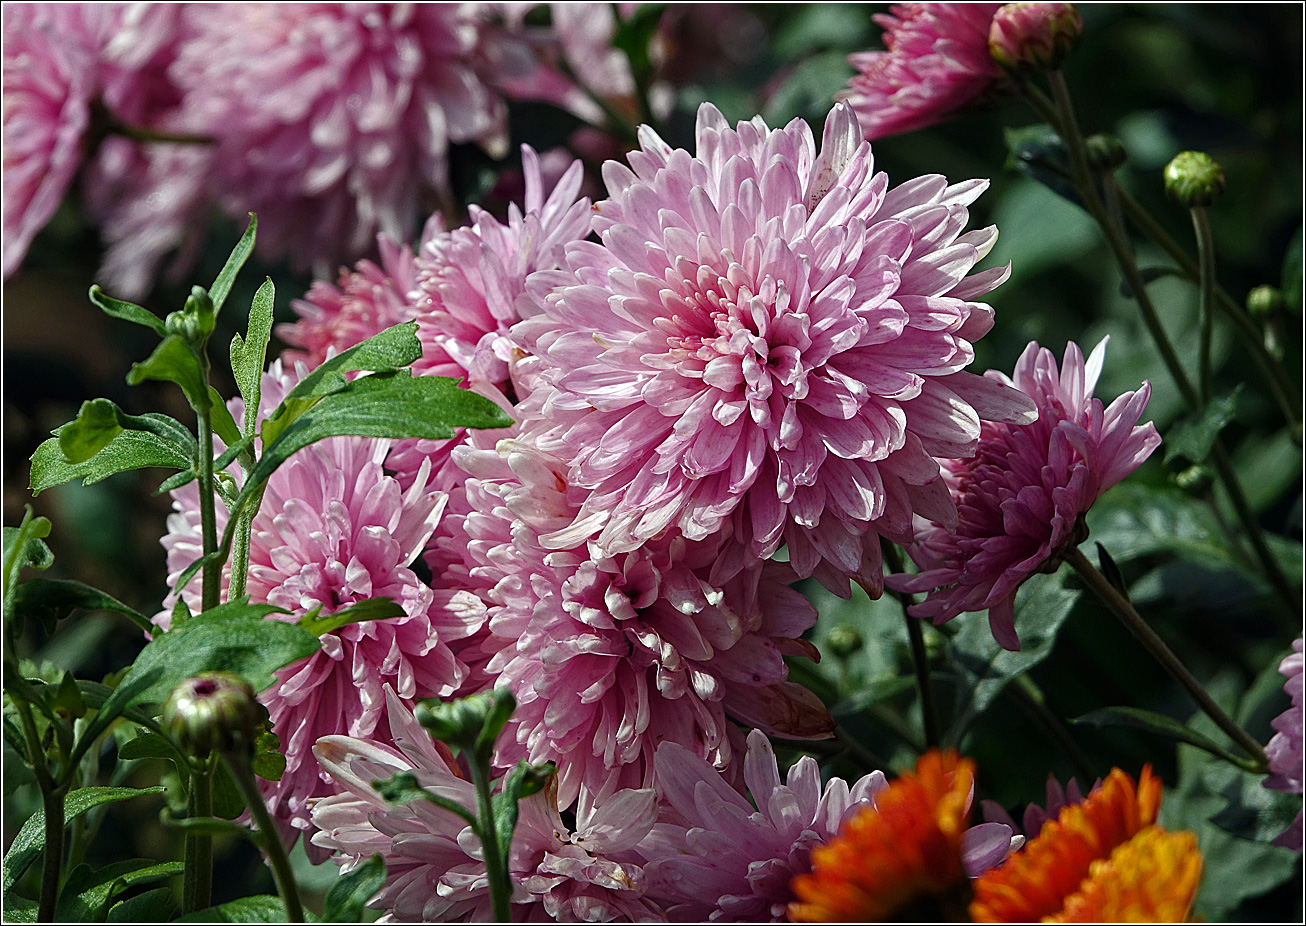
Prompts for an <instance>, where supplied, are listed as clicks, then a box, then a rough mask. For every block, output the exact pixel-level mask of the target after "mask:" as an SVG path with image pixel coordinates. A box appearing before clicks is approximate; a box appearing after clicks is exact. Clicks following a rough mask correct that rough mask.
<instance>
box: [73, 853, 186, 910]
mask: <svg viewBox="0 0 1306 926" xmlns="http://www.w3.org/2000/svg"><path fill="white" fill-rule="evenodd" d="M185 870H186V866H185V865H184V864H182V863H181V862H156V861H153V860H151V859H143V858H140V859H129V860H127V861H122V862H114V863H113V864H111V865H106V866H105V867H103V868H99V869H92V868H91V867H90V866H89V865H79V866H77V868H75V869H73V871H72V872H70V873H69V875H68V878H67V881H66V882H65V883H64V885H63V888H62V889H61V891H60V894H59V907H58V910H57V911H56V912H55V919H56V920H60V921H62V922H69V923H75V922H88V921H98V920H100V919H102V918H103V917H104V915H105V914H106V913H107V908H108V906H109V904H110V903H111V902H112V901H113V899H114V897H115V896H116V895H117V894H119V893H121V892H122V891H125V890H128V889H129V888H133V887H137V886H139V885H143V884H152V883H154V882H156V881H162V880H163V879H164V878H171V877H172V876H173V875H178V874H181V873H182V872H183V871H185Z"/></svg>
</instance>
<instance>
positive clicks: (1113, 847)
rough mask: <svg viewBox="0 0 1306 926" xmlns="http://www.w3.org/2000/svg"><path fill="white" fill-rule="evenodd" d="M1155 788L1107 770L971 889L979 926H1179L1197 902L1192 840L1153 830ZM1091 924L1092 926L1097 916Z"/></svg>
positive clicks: (1151, 782)
mask: <svg viewBox="0 0 1306 926" xmlns="http://www.w3.org/2000/svg"><path fill="white" fill-rule="evenodd" d="M1161 790H1162V789H1161V782H1160V780H1159V779H1157V778H1156V777H1154V776H1153V775H1152V770H1151V768H1150V767H1144V768H1143V772H1142V774H1141V775H1140V776H1139V778H1138V784H1137V786H1135V784H1134V781H1133V779H1132V778H1130V777H1129V776H1128V775H1126V774H1125V773H1124V772H1122V771H1121V770H1120V769H1112V770H1111V774H1110V775H1108V776H1107V779H1106V781H1105V782H1104V783H1103V785H1102V787H1101V788H1100V789H1098V790H1097V791H1094V792H1093V793H1092V794H1090V795H1089V796H1088V797H1087V798H1085V799H1084V800H1083V801H1082V802H1080V803H1078V804H1072V805H1070V806H1068V807H1066V808H1065V809H1064V810H1062V811H1061V813H1060V815H1059V816H1058V817H1057V819H1055V820H1052V821H1049V822H1048V823H1046V824H1044V826H1043V828H1042V831H1041V832H1040V833H1039V835H1038V838H1037V839H1032V840H1030V841H1029V843H1027V844H1026V846H1025V848H1024V850H1023V851H1021V852H1019V853H1017V854H1015V855H1013V856H1012V857H1011V858H1010V859H1009V860H1008V861H1007V862H1006V863H1005V864H1004V865H1001V866H999V867H998V868H995V869H993V870H992V871H990V872H988V873H987V874H985V875H983V876H982V877H981V878H980V879H979V880H977V881H976V882H975V899H974V901H973V902H972V903H971V906H970V914H971V918H972V919H973V920H975V921H977V922H986V923H993V922H997V923H1031V922H1039V921H1044V922H1049V921H1053V922H1057V921H1087V922H1113V921H1116V922H1120V921H1130V922H1140V921H1141V922H1147V921H1154V922H1180V921H1182V920H1184V919H1185V918H1186V917H1187V915H1188V912H1189V909H1190V908H1191V906H1192V902H1193V898H1194V897H1195V896H1196V894H1197V887H1198V883H1199V881H1200V880H1201V872H1202V858H1201V854H1200V853H1199V852H1198V851H1197V840H1196V839H1195V838H1194V837H1193V834H1191V833H1187V832H1182V833H1167V832H1166V831H1165V830H1162V829H1161V828H1160V827H1158V826H1156V825H1155V824H1156V815H1157V811H1158V810H1159V809H1160V806H1161ZM1099 917H1101V918H1099Z"/></svg>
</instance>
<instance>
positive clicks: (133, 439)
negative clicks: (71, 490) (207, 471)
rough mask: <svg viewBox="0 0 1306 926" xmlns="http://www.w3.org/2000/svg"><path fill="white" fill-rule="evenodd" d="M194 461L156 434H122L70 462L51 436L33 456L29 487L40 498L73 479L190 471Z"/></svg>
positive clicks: (90, 481) (89, 480)
mask: <svg viewBox="0 0 1306 926" xmlns="http://www.w3.org/2000/svg"><path fill="white" fill-rule="evenodd" d="M191 462H192V461H191V459H190V458H189V457H187V456H186V455H185V454H183V453H182V452H181V451H180V450H178V449H177V447H176V446H175V445H174V444H173V443H172V442H170V441H167V440H164V439H163V438H161V437H159V436H158V435H157V434H148V433H145V432H144V431H123V432H122V433H121V434H119V435H118V436H117V437H115V438H114V439H113V440H111V441H110V442H109V444H108V445H107V446H106V447H105V448H104V449H103V450H101V451H100V452H99V453H97V454H96V455H95V456H93V457H91V458H90V459H89V460H87V461H86V462H84V463H69V462H68V461H67V460H65V459H64V455H63V451H62V450H60V449H59V439H58V438H57V437H52V438H50V439H49V440H47V441H45V442H43V443H42V444H41V445H40V446H39V447H37V448H36V453H34V454H32V476H31V482H30V485H29V488H31V490H32V492H33V494H36V495H39V494H40V493H41V492H43V491H45V490H46V489H49V488H52V487H53V486H57V485H63V484H64V483H65V482H69V481H71V480H73V479H81V480H82V485H92V484H94V483H97V482H99V481H100V480H101V479H105V478H107V477H109V476H112V475H114V474H115V473H123V472H127V471H128V470H133V469H144V468H145V467H147V466H166V467H168V468H169V469H182V470H187V469H190V466H191Z"/></svg>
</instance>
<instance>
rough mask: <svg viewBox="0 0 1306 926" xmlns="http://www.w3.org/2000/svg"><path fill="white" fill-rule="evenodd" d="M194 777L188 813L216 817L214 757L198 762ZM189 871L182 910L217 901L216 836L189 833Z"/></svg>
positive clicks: (190, 910)
mask: <svg viewBox="0 0 1306 926" xmlns="http://www.w3.org/2000/svg"><path fill="white" fill-rule="evenodd" d="M197 764H198V765H199V767H198V768H192V774H191V776H190V793H189V794H187V795H186V816H187V817H189V818H191V819H195V818H197V817H211V816H213V771H214V766H213V762H212V760H211V759H210V760H204V761H203V762H202V763H197ZM183 859H184V862H185V865H186V871H185V874H184V875H183V878H182V887H181V908H182V913H183V914H186V913H194V912H195V911H196V910H203V909H204V908H206V907H208V906H209V905H210V904H212V902H213V837H212V836H211V835H209V834H207V833H187V834H186V843H185V849H184V856H183Z"/></svg>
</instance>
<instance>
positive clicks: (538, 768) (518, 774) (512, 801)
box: [490, 759, 557, 870]
mask: <svg viewBox="0 0 1306 926" xmlns="http://www.w3.org/2000/svg"><path fill="white" fill-rule="evenodd" d="M556 771H557V767H556V766H555V765H554V764H553V763H552V762H550V763H547V764H545V765H531V764H530V763H529V762H527V761H526V760H525V759H519V760H518V761H517V764H516V765H515V766H514V767H513V769H512V771H510V772H508V774H507V775H504V776H503V783H502V784H501V786H500V788H499V791H498V793H496V794H495V795H494V796H493V797H492V798H490V805H491V810H492V812H493V813H494V832H495V835H496V836H498V838H499V851H500V852H501V853H502V855H503V866H504V869H505V870H506V869H507V867H508V855H509V854H510V852H511V850H512V834H513V830H515V829H516V828H517V802H518V801H520V800H521V799H522V798H524V797H529V796H530V795H532V794H538V793H539V792H540V791H541V790H542V789H543V788H544V786H545V785H547V784H548V781H549V779H550V778H552V777H553V775H554V773H555V772H556Z"/></svg>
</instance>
